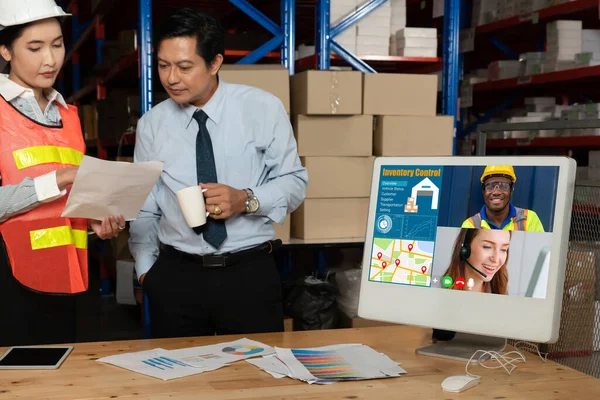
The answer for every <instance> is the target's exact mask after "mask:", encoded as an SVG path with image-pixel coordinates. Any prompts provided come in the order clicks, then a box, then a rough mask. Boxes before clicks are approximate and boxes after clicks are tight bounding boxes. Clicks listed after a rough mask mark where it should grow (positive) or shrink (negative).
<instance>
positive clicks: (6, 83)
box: [0, 74, 67, 108]
mask: <svg viewBox="0 0 600 400" xmlns="http://www.w3.org/2000/svg"><path fill="white" fill-rule="evenodd" d="M0 95H2V97H4V99H5V100H6V101H12V100H14V99H17V98H19V97H24V98H27V97H33V96H34V94H33V90H31V89H28V88H24V87H23V86H21V85H19V84H18V83H16V82H14V81H11V80H10V79H8V75H5V74H0ZM44 95H45V96H46V99H47V100H48V102H50V103H52V102H56V103H58V104H60V105H61V106H63V107H64V108H67V103H66V102H65V99H64V98H63V96H62V94H60V93H59V92H58V91H56V90H54V89H53V88H50V89H47V90H46V91H45V92H44Z"/></svg>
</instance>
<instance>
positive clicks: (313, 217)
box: [292, 197, 369, 239]
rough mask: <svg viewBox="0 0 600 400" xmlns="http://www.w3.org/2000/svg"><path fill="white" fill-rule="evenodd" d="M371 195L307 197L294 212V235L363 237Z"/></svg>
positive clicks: (337, 237) (330, 237) (301, 237)
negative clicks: (359, 196)
mask: <svg viewBox="0 0 600 400" xmlns="http://www.w3.org/2000/svg"><path fill="white" fill-rule="evenodd" d="M368 212H369V198H368V197H365V198H356V199H342V198H337V199H306V200H304V203H302V205H301V206H300V207H299V208H298V210H296V211H295V212H294V213H293V214H292V237H295V238H300V239H339V238H350V237H364V236H365V232H366V227H367V214H368Z"/></svg>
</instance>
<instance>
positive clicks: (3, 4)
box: [0, 0, 71, 31]
mask: <svg viewBox="0 0 600 400" xmlns="http://www.w3.org/2000/svg"><path fill="white" fill-rule="evenodd" d="M69 15H71V14H67V13H65V12H64V11H63V9H62V8H60V7H59V6H58V5H57V4H56V2H55V1H54V0H0V31H1V30H2V29H4V28H7V27H9V26H14V25H21V24H27V23H29V22H34V21H39V20H42V19H46V18H52V17H65V16H69Z"/></svg>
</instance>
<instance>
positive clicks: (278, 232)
mask: <svg viewBox="0 0 600 400" xmlns="http://www.w3.org/2000/svg"><path fill="white" fill-rule="evenodd" d="M273 228H275V239H281V241H282V242H284V243H285V242H289V241H290V236H291V231H292V217H291V215H288V216H287V217H285V221H283V224H273Z"/></svg>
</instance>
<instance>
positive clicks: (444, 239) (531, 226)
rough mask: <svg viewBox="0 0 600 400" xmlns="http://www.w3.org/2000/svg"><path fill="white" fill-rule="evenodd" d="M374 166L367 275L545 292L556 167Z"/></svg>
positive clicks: (472, 288) (427, 284) (502, 291)
mask: <svg viewBox="0 0 600 400" xmlns="http://www.w3.org/2000/svg"><path fill="white" fill-rule="evenodd" d="M378 172H379V175H380V177H379V196H378V198H377V208H376V224H375V225H374V226H373V227H371V229H373V241H372V244H371V265H370V267H369V268H370V273H369V280H370V281H373V282H381V283H389V284H398V285H411V286H419V287H424V288H445V289H450V290H460V291H464V292H482V293H490V294H498V295H510V296H527V297H538V298H540V297H541V298H545V296H546V287H545V285H544V284H543V283H544V282H547V274H548V266H549V263H548V261H549V257H550V255H551V252H550V248H551V246H552V222H553V217H554V207H555V204H556V188H557V185H558V167H556V166H517V167H513V166H506V165H504V166H500V165H496V166H487V167H486V166H448V165H444V166H439V165H438V166H435V165H423V166H410V165H382V166H381V167H380V169H379V171H378ZM492 228H493V229H492ZM530 288H535V290H534V289H530Z"/></svg>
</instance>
